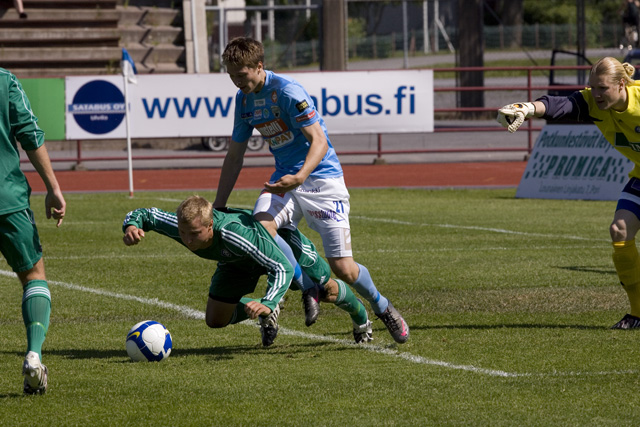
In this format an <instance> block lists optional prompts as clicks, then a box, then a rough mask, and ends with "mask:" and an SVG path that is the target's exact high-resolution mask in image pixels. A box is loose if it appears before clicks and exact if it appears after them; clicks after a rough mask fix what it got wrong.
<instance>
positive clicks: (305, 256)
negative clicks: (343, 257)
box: [278, 228, 331, 285]
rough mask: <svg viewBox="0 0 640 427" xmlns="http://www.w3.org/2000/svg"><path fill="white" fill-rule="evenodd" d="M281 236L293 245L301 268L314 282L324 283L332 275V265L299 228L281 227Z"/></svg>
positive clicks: (292, 248) (279, 232) (292, 247)
mask: <svg viewBox="0 0 640 427" xmlns="http://www.w3.org/2000/svg"><path fill="white" fill-rule="evenodd" d="M278 234H279V235H280V237H282V238H283V239H284V241H285V242H287V244H288V245H289V246H290V247H291V250H292V251H293V254H294V256H295V257H296V260H297V261H298V264H300V268H302V271H304V272H305V273H306V274H307V276H309V277H310V278H311V280H313V281H314V282H316V283H318V284H320V285H324V284H325V283H327V281H328V280H329V278H330V277H331V267H329V263H327V261H325V259H324V258H322V257H321V256H320V254H319V253H318V251H317V250H316V246H315V245H314V244H313V242H312V241H311V240H309V239H308V238H307V236H305V235H304V234H302V233H301V232H300V230H298V229H297V228H296V229H295V230H289V229H286V228H281V229H279V230H278Z"/></svg>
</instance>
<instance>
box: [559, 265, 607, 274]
mask: <svg viewBox="0 0 640 427" xmlns="http://www.w3.org/2000/svg"><path fill="white" fill-rule="evenodd" d="M556 268H558V269H560V270H569V271H578V272H580V273H596V274H606V275H615V274H617V273H616V270H615V269H612V268H607V269H604V268H594V267H582V266H578V265H575V266H569V267H556Z"/></svg>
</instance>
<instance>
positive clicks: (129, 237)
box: [122, 225, 144, 246]
mask: <svg viewBox="0 0 640 427" xmlns="http://www.w3.org/2000/svg"><path fill="white" fill-rule="evenodd" d="M143 237H144V230H142V229H140V228H138V227H136V226H135V225H130V226H128V227H127V228H126V229H125V230H124V237H123V238H122V241H123V242H124V244H125V245H127V246H132V245H137V244H138V243H140V241H141V240H142V238H143Z"/></svg>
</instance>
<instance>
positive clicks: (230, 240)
mask: <svg viewBox="0 0 640 427" xmlns="http://www.w3.org/2000/svg"><path fill="white" fill-rule="evenodd" d="M130 225H134V226H136V227H137V228H140V229H142V230H144V231H155V232H157V233H160V234H163V235H165V236H167V237H170V238H172V239H173V240H175V241H176V242H178V243H180V244H182V245H183V246H185V245H184V243H183V242H182V239H181V238H180V234H179V232H178V218H177V215H176V214H175V213H174V212H167V211H163V210H161V209H158V208H150V209H136V210H134V211H132V212H129V213H128V214H127V216H126V217H125V220H124V224H123V225H122V230H123V231H124V230H126V228H127V227H128V226H130ZM185 247H186V246H185ZM193 253H194V254H196V255H197V256H199V257H201V258H205V259H210V260H215V261H218V267H217V268H218V269H225V268H227V267H228V269H230V270H233V271H236V272H238V274H246V275H247V276H250V275H256V273H258V275H261V274H266V275H267V283H268V284H267V292H266V294H265V296H264V297H263V298H262V299H261V301H260V302H261V303H262V304H264V305H265V306H267V307H269V308H270V309H272V310H273V309H275V307H276V305H277V304H278V302H279V301H280V299H281V298H282V296H283V295H284V294H285V292H286V291H287V289H289V285H290V284H291V280H292V278H293V267H292V266H291V264H290V263H289V261H288V260H287V257H286V256H285V255H284V254H283V253H282V251H281V250H280V248H279V247H278V245H277V243H276V242H275V240H274V239H273V237H271V235H270V234H269V232H268V231H267V230H266V229H265V228H264V227H263V226H262V224H260V223H259V222H258V221H256V220H255V219H254V218H253V215H252V212H251V211H250V210H243V209H225V210H224V211H220V210H215V209H214V211H213V243H212V244H211V246H209V247H208V248H205V249H198V250H196V251H193Z"/></svg>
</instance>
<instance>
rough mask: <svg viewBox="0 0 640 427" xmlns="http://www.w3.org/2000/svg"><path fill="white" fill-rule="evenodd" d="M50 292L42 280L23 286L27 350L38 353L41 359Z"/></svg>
mask: <svg viewBox="0 0 640 427" xmlns="http://www.w3.org/2000/svg"><path fill="white" fill-rule="evenodd" d="M50 315H51V294H50V293H49V287H48V286H47V282H46V281H44V280H31V281H29V282H27V284H26V285H25V286H24V288H23V293H22V319H23V320H24V326H25V327H26V328H27V352H29V351H34V352H36V353H38V356H39V357H40V360H42V344H43V343H44V339H45V337H46V336H47V330H48V329H49V316H50Z"/></svg>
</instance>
